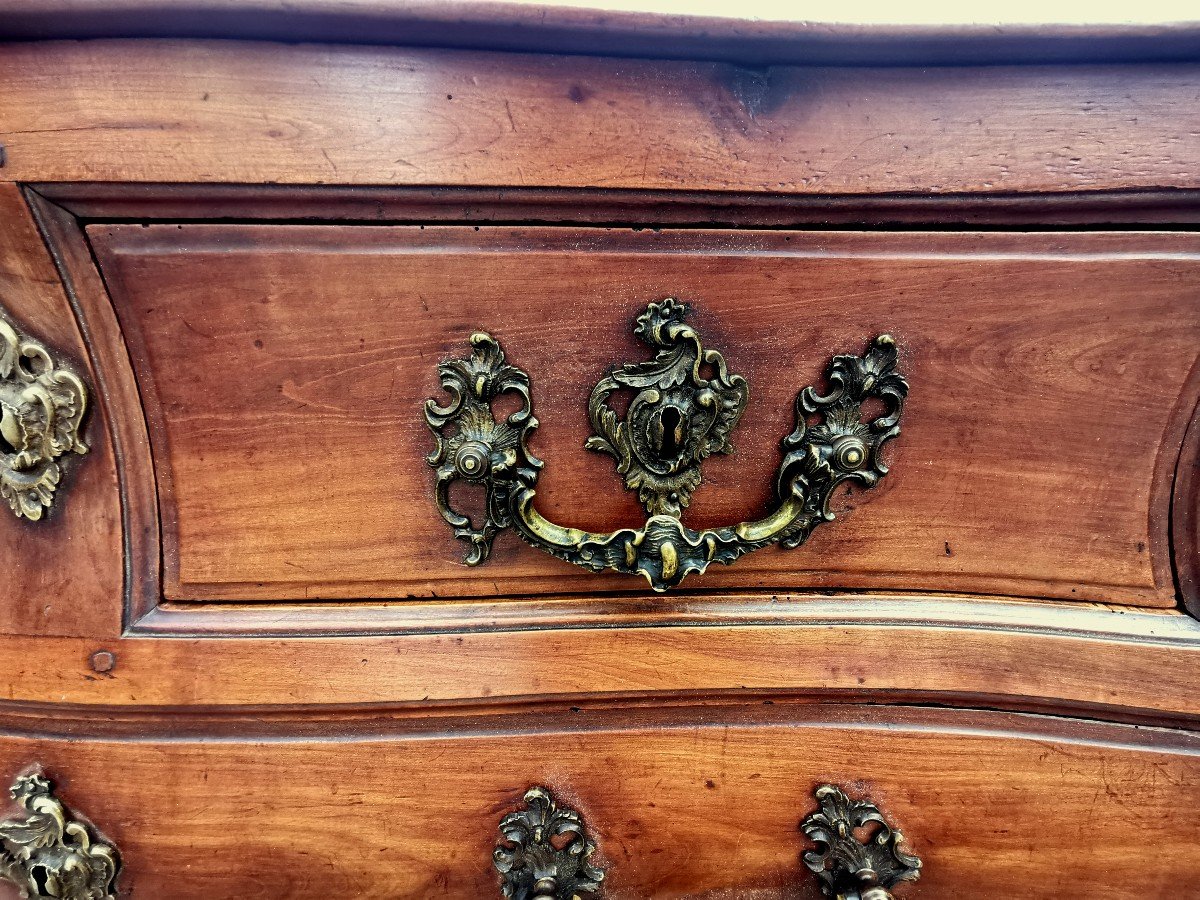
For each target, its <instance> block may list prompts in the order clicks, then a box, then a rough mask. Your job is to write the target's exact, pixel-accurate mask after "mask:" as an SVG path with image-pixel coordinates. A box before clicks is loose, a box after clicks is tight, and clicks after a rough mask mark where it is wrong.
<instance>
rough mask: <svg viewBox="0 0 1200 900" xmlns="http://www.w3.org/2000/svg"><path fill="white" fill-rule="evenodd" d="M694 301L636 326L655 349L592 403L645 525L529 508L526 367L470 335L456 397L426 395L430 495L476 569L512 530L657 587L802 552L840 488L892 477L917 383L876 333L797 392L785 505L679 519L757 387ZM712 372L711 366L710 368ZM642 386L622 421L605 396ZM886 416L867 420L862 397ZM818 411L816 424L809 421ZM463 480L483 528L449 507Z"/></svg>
mask: <svg viewBox="0 0 1200 900" xmlns="http://www.w3.org/2000/svg"><path fill="white" fill-rule="evenodd" d="M687 311H688V308H687V306H686V305H685V304H683V303H680V302H679V301H677V300H675V299H673V298H668V299H666V300H663V301H662V302H660V303H651V304H650V305H649V306H648V307H647V308H646V312H645V313H643V314H642V315H641V316H639V317H638V319H637V324H636V327H635V328H634V333H635V334H636V335H637V336H638V337H640V338H641V339H642V340H643V341H645V342H646V343H647V344H649V345H650V347H652V348H654V349H655V350H656V351H657V353H656V355H655V358H654V359H653V360H650V361H648V362H641V363H630V364H626V365H624V366H622V367H620V368H619V369H616V370H615V371H613V372H612V373H610V374H609V375H607V376H606V377H604V378H602V379H601V380H600V382H599V383H598V384H597V385H596V388H595V390H593V391H592V396H591V400H590V402H589V404H588V412H589V415H590V418H591V422H592V427H593V428H594V429H595V432H596V434H595V435H594V436H593V437H591V438H590V439H589V440H588V442H587V447H588V448H590V449H592V450H596V451H599V452H602V453H607V454H608V455H610V456H612V457H613V458H614V459H615V460H616V463H617V471H618V472H619V473H620V474H621V475H622V476H624V479H625V484H626V486H627V487H628V488H630V489H634V490H636V491H637V492H638V497H639V499H640V500H641V502H642V505H643V506H644V507H645V508H646V512H647V514H648V518H647V520H646V523H645V525H643V526H642V527H641V528H636V529H634V528H623V529H621V530H619V531H614V532H610V533H608V534H596V533H591V532H586V531H581V530H580V529H577V528H569V527H564V526H561V525H556V524H555V523H553V522H551V521H549V520H548V519H546V518H544V517H543V516H542V515H541V514H540V513H539V512H538V511H537V510H536V509H535V508H534V505H533V501H534V497H535V495H536V490H535V488H536V485H537V479H538V472H539V470H540V469H541V468H542V461H541V460H539V459H537V458H536V457H534V456H533V454H531V453H530V452H529V448H528V447H527V446H526V444H527V441H528V439H529V437H530V435H531V434H532V433H533V431H534V429H536V428H537V424H538V423H537V419H535V418H534V417H533V401H532V399H531V397H530V381H529V376H528V375H527V374H526V373H525V372H524V371H522V370H521V369H519V368H518V367H516V366H514V365H511V364H510V363H508V362H507V361H506V359H505V356H504V351H503V350H502V349H501V348H500V344H499V343H498V342H497V341H496V340H495V339H494V338H493V337H492V336H491V335H488V334H484V333H476V334H473V335H472V336H471V348H472V349H471V355H470V356H469V357H467V358H465V359H452V360H447V361H446V362H443V363H442V364H441V365H440V366H439V367H438V372H439V374H440V375H441V380H442V387H443V388H444V389H445V390H446V391H448V392H449V393H450V395H451V397H450V401H449V402H448V403H447V404H445V405H444V406H443V405H439V404H438V403H437V401H435V400H429V401H427V402H426V406H425V420H426V422H427V423H428V424H429V427H430V429H431V430H432V431H433V434H434V437H435V439H436V441H437V446H436V448H435V450H434V452H433V453H432V454H430V456H429V464H430V465H431V466H433V468H434V469H436V470H437V481H436V488H435V496H436V500H437V505H438V509H439V510H440V512H441V514H442V518H443V519H445V520H446V522H447V523H448V524H449V525H450V526H451V528H453V529H454V535H455V537H457V538H459V539H460V540H462V541H465V542H466V543H467V544H468V545H469V546H470V551H469V552H468V553H467V556H466V563H467V565H471V566H474V565H478V564H480V563H481V562H483V561H484V560H485V559H487V556H488V554H489V552H490V551H491V547H492V541H493V540H494V539H495V537H496V535H497V534H498V533H499V532H501V531H503V530H504V529H506V528H509V527H512V528H514V529H515V530H516V532H517V533H518V534H519V535H520V536H521V537H522V538H524V539H525V540H526V541H528V542H529V543H530V544H532V545H533V546H534V547H537V548H538V549H540V550H544V551H545V552H547V553H550V554H552V555H554V556H557V557H559V558H561V559H565V560H567V561H568V562H573V563H575V564H576V565H579V566H583V567H584V568H587V569H591V570H593V571H597V572H599V571H602V570H603V569H614V570H615V571H617V572H624V573H627V574H640V575H642V576H644V577H645V578H646V580H647V581H649V582H650V585H651V587H652V588H653V589H654V590H656V591H662V590H666V589H667V588H669V587H674V586H675V585H677V584H679V583H680V582H681V581H683V579H684V578H685V577H686V576H687V575H689V574H690V573H692V572H696V573H701V572H703V571H704V570H705V569H706V568H707V567H708V565H709V564H710V563H712V562H719V563H722V564H725V565H728V564H729V563H732V562H733V561H734V560H735V559H737V558H738V557H740V556H743V555H744V554H746V553H750V552H751V551H754V550H758V549H760V548H762V547H766V546H768V545H770V544H780V545H781V546H783V547H786V548H789V549H791V548H794V547H797V546H799V545H800V544H802V543H804V541H805V540H807V539H808V536H809V535H810V534H811V533H812V531H813V529H814V528H816V527H817V525H819V524H820V523H821V522H825V521H830V520H832V519H833V518H834V516H833V513H832V512H830V510H829V508H828V501H829V497H830V495H831V494H832V493H833V491H834V489H835V488H836V487H837V486H838V485H839V484H842V483H843V482H847V481H853V482H856V483H858V484H859V485H861V486H863V487H871V486H873V485H874V484H876V483H877V482H878V481H879V479H880V478H881V477H883V476H884V475H886V474H887V471H888V470H887V466H886V465H885V464H884V463H883V461H882V459H881V455H880V453H881V449H882V447H883V444H884V443H885V442H886V441H888V440H889V439H891V438H893V437H895V436H896V435H898V434H899V433H900V425H899V423H900V415H901V413H902V411H903V408H904V399H905V397H906V396H907V395H908V383H907V382H906V381H905V380H904V377H903V376H902V375H901V374H900V373H899V372H898V371H897V370H896V362H897V359H896V356H897V354H896V343H895V341H893V340H892V338H891V337H890V336H888V335H886V334H885V335H880V336H879V337H877V338H875V339H874V340H873V341H871V343H870V345H869V346H868V348H867V351H866V353H865V354H864V355H862V356H835V357H834V358H833V360H832V361H831V362H830V364H829V368H828V370H827V371H826V376H825V377H826V381H827V382H828V393H826V394H819V393H817V391H816V390H814V389H813V388H811V387H807V388H805V389H804V390H802V391H801V392H800V394H799V396H798V397H797V398H796V427H795V429H794V430H793V431H792V433H791V434H789V435H788V436H787V437H785V438H784V439H783V462H782V463H781V464H780V467H779V470H778V472H777V473H776V479H775V493H776V498H777V501H778V505H777V506H776V508H775V509H774V510H773V511H771V512H770V513H768V514H767V515H766V516H765V517H764V518H762V519H759V520H757V521H749V522H741V523H739V524H737V525H732V526H727V527H724V528H711V529H707V530H704V531H699V532H697V531H693V530H692V529H691V528H688V527H687V526H686V525H684V524H683V523H682V522H680V521H679V517H680V515H681V513H682V510H683V508H684V507H686V506H687V505H688V501H689V500H690V498H691V495H692V492H693V491H694V490H695V489H696V487H698V486H699V484H700V466H701V464H702V463H703V461H704V460H705V459H706V458H707V457H709V456H711V455H712V454H714V453H729V452H730V451H731V450H732V447H731V446H730V444H729V441H728V438H729V434H730V432H731V431H732V430H733V428H734V426H735V425H737V422H738V419H739V418H741V415H742V410H743V409H744V408H745V406H746V401H747V397H748V386H747V383H746V380H745V379H744V378H742V377H741V376H740V375H733V374H730V372H729V371H728V369H727V367H726V365H725V359H724V357H723V356H722V355H721V354H720V353H718V352H716V351H715V350H706V349H704V347H703V345H702V344H701V342H700V337H699V335H697V333H696V332H695V330H693V329H692V327H691V326H690V325H687V324H685V322H684V317H685V315H686V314H687ZM705 370H709V371H710V372H711V374H709V375H705V374H704V372H705ZM621 388H627V389H630V390H632V391H634V392H635V394H634V396H633V398H632V400H631V401H630V403H629V407H628V410H627V412H626V413H625V416H624V418H623V419H622V418H620V417H619V416H618V415H617V413H616V412H614V411H613V409H612V408H611V407H610V406H609V405H608V402H607V401H608V399H609V397H610V396H611V395H612V394H613V393H614V392H615V391H617V390H618V389H621ZM506 393H511V394H513V395H515V396H516V397H517V399H518V400H519V401H520V404H521V406H520V409H518V410H517V411H516V412H514V413H511V414H510V415H509V416H507V418H502V419H498V418H497V417H496V416H495V415H494V414H493V412H492V401H493V400H495V399H496V398H497V397H499V396H500V395H502V394H506ZM871 399H875V400H878V401H880V403H881V404H882V406H883V412H882V413H881V414H880V415H879V416H878V417H877V418H874V419H871V420H869V421H864V420H863V404H864V403H865V402H866V401H868V400H871ZM810 419H816V421H815V422H810ZM459 479H463V480H465V481H468V482H472V483H474V484H478V485H481V486H482V487H483V488H484V489H485V492H486V507H485V509H486V512H485V515H484V519H483V521H482V522H481V524H479V525H476V524H475V523H473V522H472V521H471V519H470V517H468V516H466V515H463V514H462V513H460V512H458V511H456V510H455V509H454V508H453V507H452V506H451V505H450V494H449V490H450V485H451V483H452V482H454V481H456V480H459Z"/></svg>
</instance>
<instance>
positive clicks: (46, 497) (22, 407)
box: [0, 317, 88, 520]
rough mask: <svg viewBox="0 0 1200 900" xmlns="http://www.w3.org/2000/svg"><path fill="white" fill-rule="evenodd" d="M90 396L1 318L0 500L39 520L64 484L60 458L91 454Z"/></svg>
mask: <svg viewBox="0 0 1200 900" xmlns="http://www.w3.org/2000/svg"><path fill="white" fill-rule="evenodd" d="M87 402H88V391H87V388H86V387H85V386H84V383H83V380H82V379H81V378H80V377H79V376H78V375H76V374H75V373H74V372H72V371H70V369H68V368H66V367H64V366H62V365H61V364H59V363H57V362H55V360H54V358H53V357H52V356H51V355H50V351H49V350H47V349H46V347H45V346H43V345H42V344H41V343H40V342H38V341H36V340H34V339H33V338H30V337H27V336H25V335H22V334H21V333H19V332H18V331H17V330H16V329H15V328H14V327H13V326H12V325H11V324H10V323H9V322H8V321H6V320H5V318H3V317H0V497H3V498H4V499H5V500H6V501H8V505H9V508H11V509H12V511H13V512H14V513H15V514H16V516H17V518H22V517H23V518H26V519H34V520H36V519H40V518H41V517H42V515H43V513H44V512H45V511H46V510H47V509H48V508H49V507H50V505H51V503H53V502H54V492H55V490H56V489H57V487H58V483H59V481H60V480H61V479H62V467H61V464H60V462H59V459H60V457H62V456H64V455H66V454H68V453H87V450H88V447H87V444H85V443H84V442H83V437H82V434H81V428H82V425H83V417H84V414H85V413H86V412H87Z"/></svg>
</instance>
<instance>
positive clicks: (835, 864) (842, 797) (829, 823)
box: [492, 784, 921, 900]
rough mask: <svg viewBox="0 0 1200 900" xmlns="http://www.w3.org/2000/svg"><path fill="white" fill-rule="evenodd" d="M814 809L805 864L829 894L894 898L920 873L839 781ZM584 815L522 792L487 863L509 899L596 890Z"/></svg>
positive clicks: (573, 897)
mask: <svg viewBox="0 0 1200 900" xmlns="http://www.w3.org/2000/svg"><path fill="white" fill-rule="evenodd" d="M815 793H816V799H817V803H818V804H819V809H818V810H817V811H816V812H813V813H811V814H810V815H808V816H807V817H806V818H805V819H804V821H803V822H802V823H801V825H800V830H801V831H802V832H803V833H804V836H805V837H807V838H808V839H809V840H810V841H812V842H813V843H814V844H816V849H815V850H809V851H806V852H805V853H804V857H803V858H804V865H805V866H806V867H807V868H808V869H809V870H810V871H811V872H812V873H813V874H814V875H816V876H817V878H818V879H819V881H820V885H821V893H822V894H824V895H825V896H827V897H832V898H834V900H892V895H891V893H890V890H891V888H893V887H894V886H895V885H897V884H899V883H901V882H904V881H916V880H917V879H918V878H920V876H921V860H920V859H919V858H917V857H916V856H914V855H912V854H911V853H906V852H905V851H903V850H901V849H900V844H901V843H903V841H904V836H903V835H902V834H901V833H900V832H899V831H898V830H896V829H894V828H892V827H891V825H889V824H888V822H887V820H886V819H885V818H884V816H883V813H882V812H880V810H879V807H878V806H876V805H875V804H874V803H872V802H871V801H869V800H861V799H860V800H855V799H852V798H851V797H850V796H849V795H848V794H847V793H846V792H845V791H844V790H842V789H841V788H840V787H838V786H837V785H833V784H823V785H821V786H819V787H818V788H817V789H816V792H815ZM595 852H596V844H595V842H594V841H593V840H592V839H591V837H589V835H588V832H587V829H586V828H585V827H584V823H583V817H582V816H580V814H579V813H578V812H576V811H575V810H573V809H571V808H570V807H567V806H563V805H561V804H559V803H558V802H557V801H556V800H555V799H554V797H553V796H551V794H550V791H549V790H548V789H547V788H544V787H531V788H530V789H529V790H528V791H526V792H525V807H524V808H523V809H520V810H517V811H516V812H511V813H508V814H507V815H506V816H504V818H502V819H501V820H500V841H499V842H498V843H497V845H496V849H495V851H494V852H493V854H492V862H493V864H494V865H495V868H496V871H497V872H498V873H499V874H500V893H501V894H502V895H503V896H504V897H505V898H507V900H581V898H582V897H590V896H592V895H593V894H594V893H595V892H597V891H599V890H600V887H601V883H602V882H603V881H604V869H603V868H602V867H601V866H599V865H597V864H596V863H595V862H594V861H593V860H592V859H591V857H592V854H593V853H595Z"/></svg>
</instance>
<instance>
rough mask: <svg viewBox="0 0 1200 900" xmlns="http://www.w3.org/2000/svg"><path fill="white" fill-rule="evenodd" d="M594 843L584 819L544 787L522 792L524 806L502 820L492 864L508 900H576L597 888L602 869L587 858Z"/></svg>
mask: <svg viewBox="0 0 1200 900" xmlns="http://www.w3.org/2000/svg"><path fill="white" fill-rule="evenodd" d="M595 850H596V845H595V844H593V843H592V842H591V840H589V839H588V836H587V832H586V831H585V830H584V827H583V819H582V818H581V817H580V815H579V813H577V812H575V810H573V809H570V808H568V807H565V806H559V805H558V804H557V803H556V802H555V801H554V798H553V797H551V796H550V792H549V791H548V790H547V789H546V788H543V787H532V788H530V789H529V790H528V791H526V792H525V808H524V809H521V810H518V811H516V812H512V813H509V814H508V815H506V816H505V817H504V818H503V819H501V820H500V842H499V843H498V844H497V845H496V849H495V851H494V852H493V854H492V862H493V864H494V865H495V867H496V871H497V872H499V873H500V891H501V893H502V894H503V895H504V896H505V897H507V898H510V900H576V898H580V900H582V897H583V896H584V895H587V894H591V893H592V892H594V891H597V890H599V889H600V882H602V881H603V880H604V871H603V870H602V869H599V868H597V867H596V866H595V865H594V864H593V863H592V862H591V861H590V859H589V857H590V856H591V855H592V853H594V852H595Z"/></svg>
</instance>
